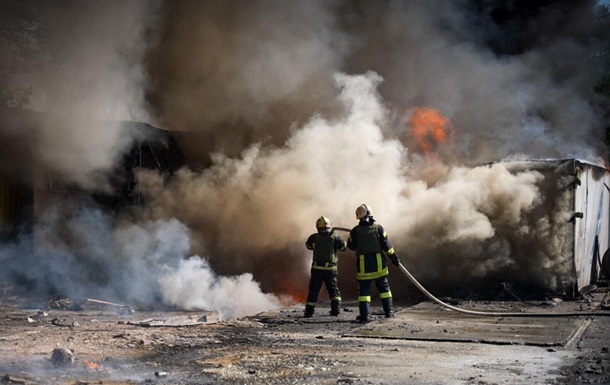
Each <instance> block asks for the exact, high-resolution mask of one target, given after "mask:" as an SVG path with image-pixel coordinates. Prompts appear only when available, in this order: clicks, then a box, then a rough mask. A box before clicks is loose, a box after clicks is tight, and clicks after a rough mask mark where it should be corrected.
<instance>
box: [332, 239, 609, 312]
mask: <svg viewBox="0 0 610 385" xmlns="http://www.w3.org/2000/svg"><path fill="white" fill-rule="evenodd" d="M335 230H340V231H346V232H348V233H349V232H350V231H351V229H348V228H345V227H333V228H332V231H335ZM398 268H399V269H400V271H401V272H402V273H403V274H404V275H405V276H406V277H407V278H408V279H409V280H410V281H411V283H413V284H414V285H415V286H416V287H417V288H418V289H419V291H421V292H422V293H423V294H424V295H425V296H426V297H428V298H429V299H430V300H432V301H433V302H435V303H436V304H438V305H441V306H443V307H445V308H447V309H450V310H453V311H457V312H460V313H464V314H470V315H476V316H488V317H490V316H491V317H573V316H610V311H603V310H597V311H582V312H558V313H527V312H518V313H517V312H495V311H480V310H468V309H462V308H459V307H456V306H452V305H450V304H448V303H445V302H443V301H441V300H440V299H438V298H436V297H435V296H434V295H432V294H431V293H430V292H429V291H428V290H426V288H425V287H423V286H422V285H421V284H420V283H419V282H418V281H417V279H415V277H414V276H413V275H412V274H411V273H410V272H409V270H407V268H406V267H405V266H404V265H403V264H402V263H401V262H400V261H399V262H398Z"/></svg>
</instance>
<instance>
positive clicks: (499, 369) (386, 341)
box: [0, 294, 610, 385]
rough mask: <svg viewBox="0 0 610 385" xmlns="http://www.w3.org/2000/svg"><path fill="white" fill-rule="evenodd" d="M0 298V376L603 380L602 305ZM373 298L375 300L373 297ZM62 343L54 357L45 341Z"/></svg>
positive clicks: (220, 380)
mask: <svg viewBox="0 0 610 385" xmlns="http://www.w3.org/2000/svg"><path fill="white" fill-rule="evenodd" d="M600 298H601V297H600V296H599V295H597V294H595V295H594V296H593V297H592V299H591V300H590V301H586V302H552V301H551V302H546V301H545V302H539V303H527V304H526V303H522V302H501V303H500V302H485V303H481V302H479V303H477V302H472V303H464V304H460V305H459V306H461V307H464V308H469V309H477V310H483V311H494V312H495V311H508V312H537V313H541V312H557V311H560V312H574V313H578V312H581V313H582V314H584V313H587V312H590V311H595V309H596V308H597V307H598V306H599V299H600ZM46 305H48V302H45V301H38V302H37V301H32V300H29V301H24V300H19V299H14V298H13V299H4V300H2V302H0V384H79V385H81V384H151V383H159V384H163V383H165V384H405V383H409V384H478V385H483V384H569V385H575V384H582V383H610V353H609V352H608V343H609V342H610V329H609V328H608V327H607V325H608V322H609V317H607V316H593V317H591V316H585V315H574V316H570V317H540V316H534V317H475V316H471V315H460V314H458V313H456V312H454V311H450V310H445V309H443V308H441V307H440V306H438V305H436V304H432V303H430V302H424V303H420V304H418V305H416V306H409V307H406V306H404V307H403V306H400V304H398V306H397V313H396V317H395V318H392V319H385V318H384V317H383V315H382V314H381V309H380V308H379V307H378V306H375V307H374V313H375V315H374V318H375V320H374V322H372V323H369V324H364V325H362V324H358V323H355V322H353V321H354V319H355V317H356V315H357V304H355V303H346V304H344V306H343V312H342V314H341V315H340V316H339V317H332V316H330V315H328V314H327V313H328V310H329V308H328V304H325V303H321V304H320V306H319V307H318V310H317V314H316V316H314V317H313V318H308V319H305V318H303V317H302V312H303V307H302V306H294V307H290V308H285V309H279V310H276V311H271V312H265V313H261V314H258V315H256V316H252V317H246V318H243V319H239V320H227V321H219V320H218V319H217V315H215V314H214V313H209V312H207V313H206V312H177V311H170V310H167V309H166V310H164V311H151V310H144V309H136V311H135V312H134V313H133V314H129V313H126V312H121V311H118V310H120V309H116V308H112V307H104V306H101V305H96V306H93V305H92V304H88V305H87V306H84V307H83V309H82V310H69V309H54V308H49V307H46V308H45V306H46ZM374 305H375V303H374ZM56 347H62V348H67V349H72V350H73V351H74V363H73V364H71V365H69V366H67V367H55V366H54V365H53V364H52V362H51V359H50V358H51V352H52V351H53V349H54V348H56Z"/></svg>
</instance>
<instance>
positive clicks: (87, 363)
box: [83, 360, 102, 369]
mask: <svg viewBox="0 0 610 385" xmlns="http://www.w3.org/2000/svg"><path fill="white" fill-rule="evenodd" d="M83 366H86V367H87V368H89V369H99V368H101V367H102V366H101V365H100V364H96V363H95V362H93V361H89V360H83Z"/></svg>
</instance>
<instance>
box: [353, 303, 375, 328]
mask: <svg viewBox="0 0 610 385" xmlns="http://www.w3.org/2000/svg"><path fill="white" fill-rule="evenodd" d="M358 309H359V310H360V315H358V317H356V322H360V323H367V322H371V319H370V318H369V310H370V309H371V303H370V302H359V303H358Z"/></svg>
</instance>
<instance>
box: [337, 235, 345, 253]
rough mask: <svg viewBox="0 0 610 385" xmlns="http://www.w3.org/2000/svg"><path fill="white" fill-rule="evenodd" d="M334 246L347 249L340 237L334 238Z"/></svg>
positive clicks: (342, 249) (341, 249)
mask: <svg viewBox="0 0 610 385" xmlns="http://www.w3.org/2000/svg"><path fill="white" fill-rule="evenodd" d="M335 248H336V249H337V250H339V251H345V250H346V249H347V243H345V241H344V240H343V239H341V237H337V238H335Z"/></svg>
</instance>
